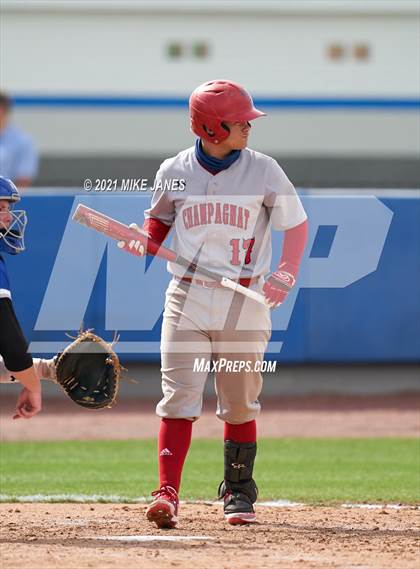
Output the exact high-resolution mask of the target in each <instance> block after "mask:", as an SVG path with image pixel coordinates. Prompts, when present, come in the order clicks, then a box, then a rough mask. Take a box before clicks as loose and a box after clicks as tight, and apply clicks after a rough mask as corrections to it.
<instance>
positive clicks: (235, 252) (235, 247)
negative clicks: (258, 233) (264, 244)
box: [230, 237, 255, 265]
mask: <svg viewBox="0 0 420 569" xmlns="http://www.w3.org/2000/svg"><path fill="white" fill-rule="evenodd" d="M241 241H242V247H241ZM254 243H255V237H252V239H231V240H230V246H231V247H232V257H231V259H230V263H231V265H242V263H241V261H240V258H239V257H240V253H241V252H242V251H246V253H245V260H244V262H243V264H244V265H249V263H250V262H251V253H252V248H253V246H254Z"/></svg>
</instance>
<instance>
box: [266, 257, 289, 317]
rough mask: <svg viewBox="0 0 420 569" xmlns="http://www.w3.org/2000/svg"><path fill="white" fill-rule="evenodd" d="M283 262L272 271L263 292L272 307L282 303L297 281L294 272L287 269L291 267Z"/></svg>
mask: <svg viewBox="0 0 420 569" xmlns="http://www.w3.org/2000/svg"><path fill="white" fill-rule="evenodd" d="M285 265H286V264H285V263H282V264H281V265H280V266H279V268H278V269H277V271H275V272H274V273H271V275H270V276H269V277H268V279H267V280H266V282H265V284H264V287H263V292H264V295H265V298H266V300H267V304H268V305H269V307H270V308H273V309H274V308H277V307H278V306H280V304H282V303H283V302H284V301H285V300H286V297H287V295H288V294H289V292H290V290H291V289H292V288H293V287H294V285H295V283H296V278H295V276H294V274H293V273H292V272H290V269H289V271H288V270H286V269H288V268H289V267H287V266H285Z"/></svg>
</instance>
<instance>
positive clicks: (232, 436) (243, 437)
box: [224, 420, 257, 443]
mask: <svg viewBox="0 0 420 569" xmlns="http://www.w3.org/2000/svg"><path fill="white" fill-rule="evenodd" d="M224 439H225V441H232V442H234V443H255V442H256V440H257V422H256V421H255V420H254V421H248V423H242V424H241V425H232V424H231V423H225V433H224Z"/></svg>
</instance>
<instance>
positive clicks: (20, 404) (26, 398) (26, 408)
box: [13, 387, 42, 419]
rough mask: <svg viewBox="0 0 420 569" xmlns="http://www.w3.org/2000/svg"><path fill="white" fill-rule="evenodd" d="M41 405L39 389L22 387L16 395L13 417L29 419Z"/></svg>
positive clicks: (38, 410)
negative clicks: (33, 389) (32, 389)
mask: <svg viewBox="0 0 420 569" xmlns="http://www.w3.org/2000/svg"><path fill="white" fill-rule="evenodd" d="M41 407H42V395H41V391H30V390H29V389H28V388H27V387H24V388H23V389H22V391H21V392H20V395H19V397H18V400H17V403H16V409H15V414H14V415H13V419H30V418H31V417H33V416H34V415H36V414H37V413H39V412H40V411H41Z"/></svg>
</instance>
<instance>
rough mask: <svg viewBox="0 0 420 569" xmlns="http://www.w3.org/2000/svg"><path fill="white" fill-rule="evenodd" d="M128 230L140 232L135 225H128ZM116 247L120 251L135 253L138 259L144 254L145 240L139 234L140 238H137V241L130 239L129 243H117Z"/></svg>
mask: <svg viewBox="0 0 420 569" xmlns="http://www.w3.org/2000/svg"><path fill="white" fill-rule="evenodd" d="M129 228H130V229H134V230H135V231H138V232H139V233H140V232H141V229H140V227H139V226H138V225H137V223H130V225H129ZM117 246H118V247H119V248H120V249H126V250H127V251H132V252H136V254H137V255H139V256H140V257H143V256H144V255H145V254H146V247H145V238H144V236H143V234H141V238H140V237H139V239H131V240H130V241H118V242H117Z"/></svg>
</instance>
